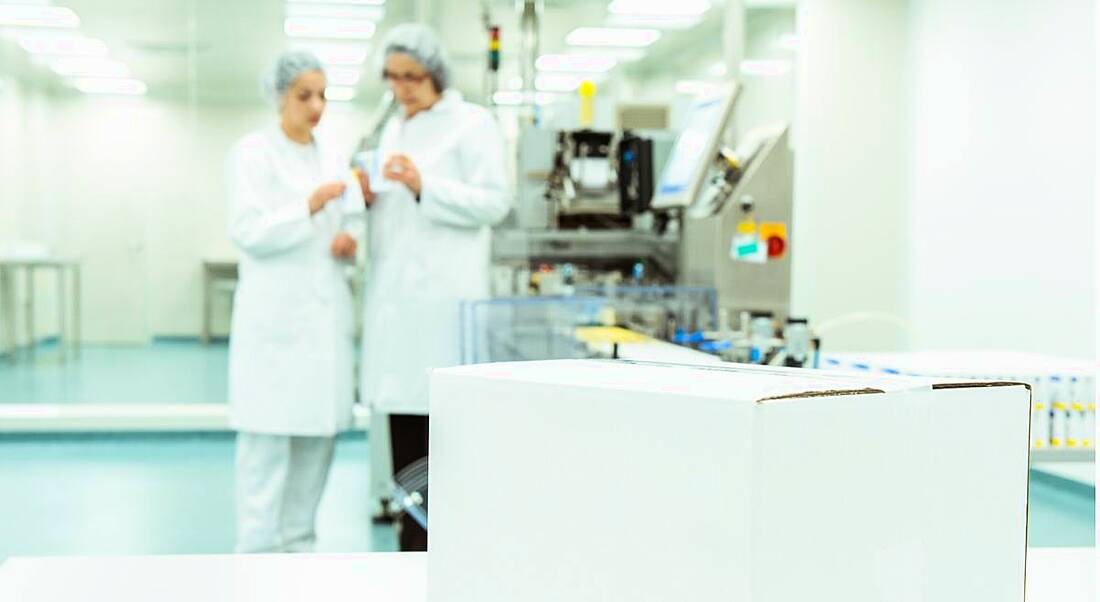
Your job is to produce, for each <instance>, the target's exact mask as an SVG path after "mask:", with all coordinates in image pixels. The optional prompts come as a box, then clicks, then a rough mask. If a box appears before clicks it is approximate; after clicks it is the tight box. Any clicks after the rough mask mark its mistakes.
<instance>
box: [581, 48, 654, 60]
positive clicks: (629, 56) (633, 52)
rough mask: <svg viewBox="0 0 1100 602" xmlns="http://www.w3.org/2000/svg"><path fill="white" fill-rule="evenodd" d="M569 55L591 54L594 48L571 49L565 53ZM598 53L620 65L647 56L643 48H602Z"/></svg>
mask: <svg viewBox="0 0 1100 602" xmlns="http://www.w3.org/2000/svg"><path fill="white" fill-rule="evenodd" d="M565 52H566V53H567V54H581V55H586V54H591V53H592V52H593V49H592V48H583V47H580V48H569V49H567V50H566V51H565ZM596 52H599V53H600V54H601V55H603V56H609V57H611V58H613V59H615V60H616V61H618V62H620V63H630V62H633V61H636V60H638V59H640V58H642V57H644V56H645V50H643V49H641V48H600V49H599V50H597V51H596Z"/></svg>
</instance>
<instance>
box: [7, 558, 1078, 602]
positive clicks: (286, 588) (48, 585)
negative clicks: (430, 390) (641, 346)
mask: <svg viewBox="0 0 1100 602" xmlns="http://www.w3.org/2000/svg"><path fill="white" fill-rule="evenodd" d="M1096 560H1097V557H1096V549H1095V548H1034V549H1031V550H1029V553H1028V598H1027V600H1028V602H1095V601H1096V599H1097V598H1096ZM427 580H428V556H427V554H424V553H404V554H396V553H389V554H381V553H379V554H350V555H335V554H333V555H329V554H309V555H261V556H116V557H109V556H100V557H57V558H13V559H10V560H8V561H7V562H5V563H4V564H3V565H2V566H0V600H5V601H6V600H13V601H14V600H19V601H20V602H71V601H72V600H85V601H90V602H98V601H103V602H138V601H140V602H146V601H148V600H156V601H157V602H193V601H199V600H201V601H203V602H222V601H232V602H261V601H262V602H292V601H293V602H298V601H309V602H329V601H343V600H348V601H351V600H354V601H356V602H376V601H384V602H426V600H427V592H426V589H427Z"/></svg>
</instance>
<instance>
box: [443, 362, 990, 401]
mask: <svg viewBox="0 0 1100 602" xmlns="http://www.w3.org/2000/svg"><path fill="white" fill-rule="evenodd" d="M437 372H438V373H440V374H454V375H467V376H473V377H477V378H485V379H491V380H511V381H520V382H528V383H535V384H538V383H545V384H554V385H561V384H569V385H573V386H579V387H597V388H611V389H625V390H634V391H650V392H655V393H665V394H668V393H671V394H682V395H689V396H695V397H711V398H717V399H726V400H737V401H747V402H754V403H765V402H776V401H791V400H798V399H812V398H820V397H835V396H842V395H874V394H884V393H891V392H899V391H915V390H929V389H932V388H935V387H937V386H940V385H942V386H987V385H986V384H982V383H969V382H968V383H960V382H952V383H947V384H944V383H940V382H939V381H938V380H936V379H930V378H917V377H906V376H893V375H879V374H868V373H854V372H841V371H837V370H808V369H802V368H781V367H771V366H756V365H748V364H734V363H720V364H706V365H688V364H672V363H661V362H643V361H631V360H546V361H534V362H508V363H497V364H478V365H470V366H459V367H454V368H445V369H441V370H438V371H437ZM953 381H957V379H953Z"/></svg>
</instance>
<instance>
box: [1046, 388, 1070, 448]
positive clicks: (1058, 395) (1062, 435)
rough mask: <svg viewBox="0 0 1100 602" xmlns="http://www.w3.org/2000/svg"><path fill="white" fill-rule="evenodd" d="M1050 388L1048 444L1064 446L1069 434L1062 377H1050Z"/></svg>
mask: <svg viewBox="0 0 1100 602" xmlns="http://www.w3.org/2000/svg"><path fill="white" fill-rule="evenodd" d="M1050 389H1051V404H1050V405H1051V413H1050V446H1051V447H1065V446H1066V438H1067V436H1068V435H1069V433H1068V427H1069V424H1068V420H1069V416H1067V415H1066V402H1065V390H1064V389H1063V388H1062V378H1061V377H1060V376H1052V377H1050Z"/></svg>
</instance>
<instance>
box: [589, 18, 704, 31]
mask: <svg viewBox="0 0 1100 602" xmlns="http://www.w3.org/2000/svg"><path fill="white" fill-rule="evenodd" d="M702 21H703V18H702V17H655V16H652V15H610V16H608V17H607V24H608V25H611V26H613V27H648V28H653V29H691V28H692V27H695V26H696V25H698V24H699V23H701V22H702Z"/></svg>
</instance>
